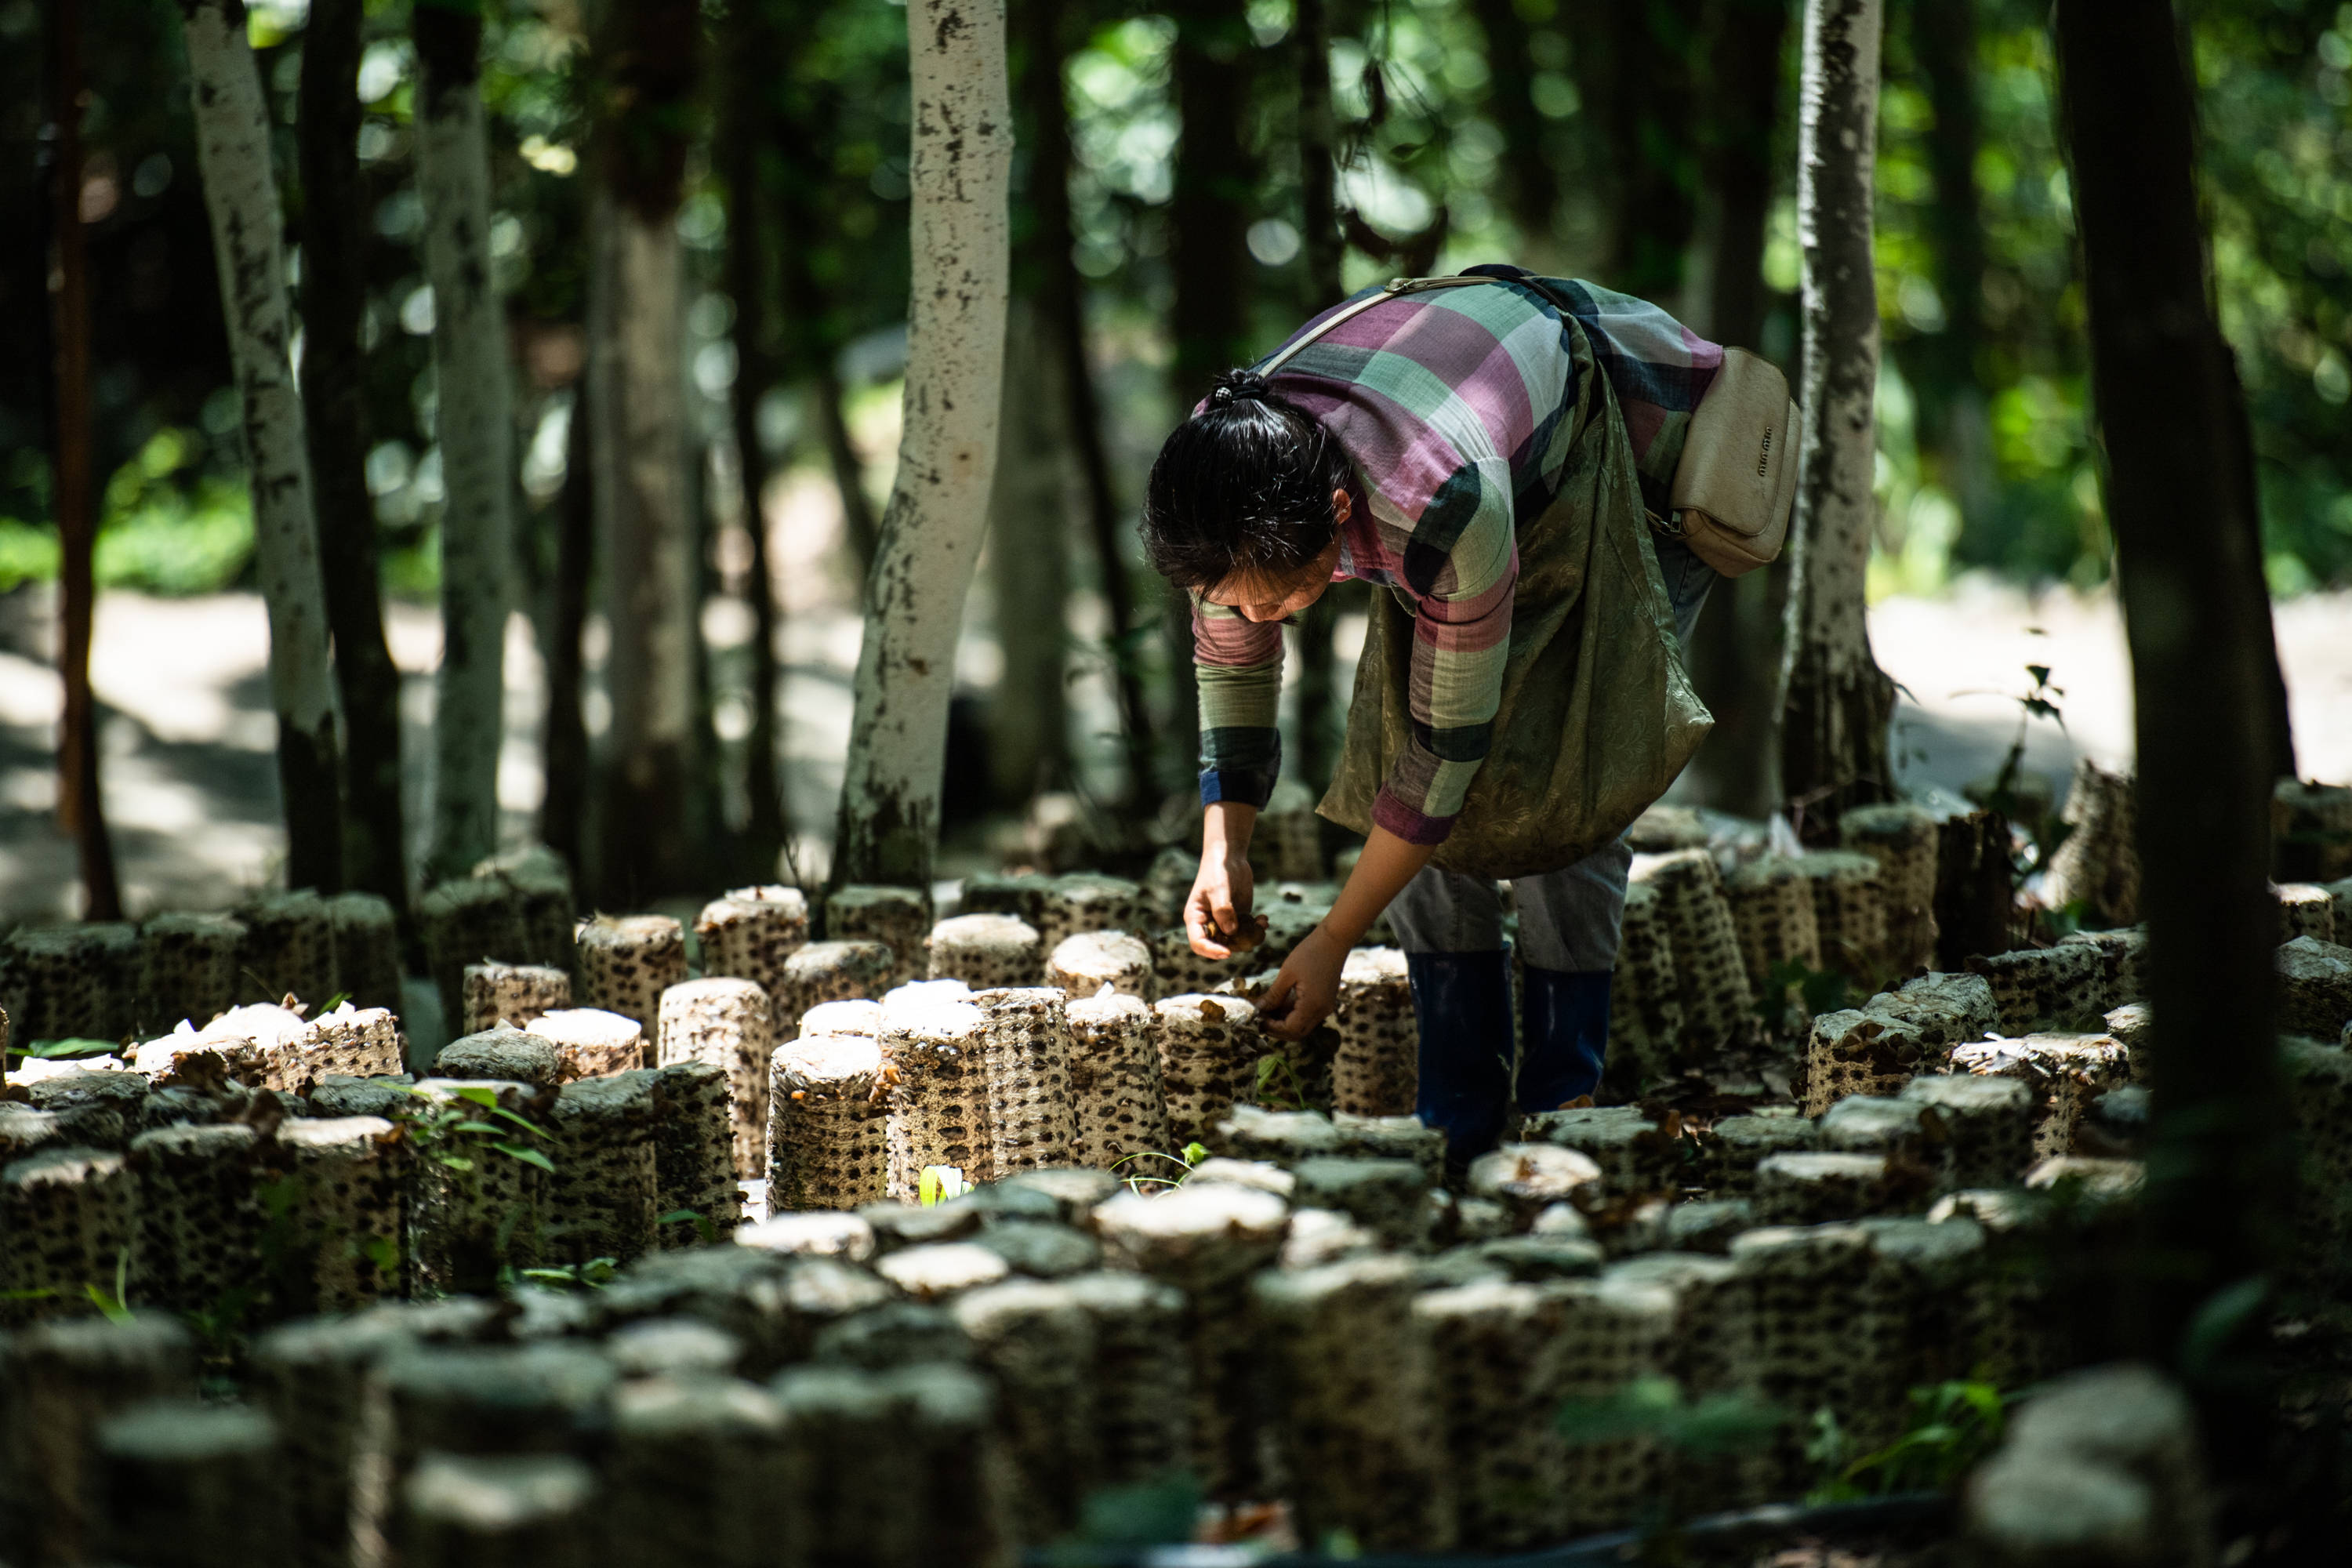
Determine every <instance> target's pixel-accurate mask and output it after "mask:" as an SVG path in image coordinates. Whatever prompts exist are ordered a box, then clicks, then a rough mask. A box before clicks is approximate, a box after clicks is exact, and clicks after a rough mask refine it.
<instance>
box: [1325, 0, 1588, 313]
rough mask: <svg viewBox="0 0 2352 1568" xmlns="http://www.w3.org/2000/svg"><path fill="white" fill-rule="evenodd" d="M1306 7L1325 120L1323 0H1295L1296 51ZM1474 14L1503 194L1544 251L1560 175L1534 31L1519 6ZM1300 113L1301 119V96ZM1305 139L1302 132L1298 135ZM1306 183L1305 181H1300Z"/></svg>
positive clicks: (1522, 231)
mask: <svg viewBox="0 0 2352 1568" xmlns="http://www.w3.org/2000/svg"><path fill="white" fill-rule="evenodd" d="M1621 3H1626V0H1621ZM1309 6H1312V7H1313V8H1314V12H1315V20H1316V22H1317V24H1318V26H1317V27H1316V32H1317V34H1318V37H1320V39H1321V42H1322V46H1323V49H1324V51H1325V55H1324V66H1323V71H1324V79H1323V103H1324V110H1325V112H1326V114H1327V115H1328V112H1329V109H1330V101H1331V99H1330V65H1329V59H1328V51H1329V48H1330V33H1329V27H1328V21H1327V19H1326V17H1325V14H1324V0H1300V3H1299V6H1298V29H1297V30H1298V33H1299V41H1300V46H1301V47H1302V48H1303V47H1305V45H1306V35H1307V8H1308V7H1309ZM1476 11H1477V15H1478V26H1479V28H1480V29H1481V30H1482V31H1483V32H1485V33H1486V70H1487V76H1488V80H1489V82H1490V86H1489V87H1488V89H1487V101H1488V103H1489V105H1490V110H1489V111H1490V112H1491V113H1492V114H1493V115H1494V117H1495V129H1496V130H1497V131H1499V132H1502V136H1503V157H1502V163H1503V188H1504V191H1505V193H1506V195H1507V202H1508V205H1509V210H1510V214H1511V221H1512V222H1513V223H1515V224H1517V226H1518V228H1519V235H1520V237H1521V238H1523V239H1525V240H1527V241H1528V242H1529V243H1531V244H1534V245H1537V246H1544V245H1549V243H1550V241H1551V229H1552V214H1553V213H1554V212H1555V211H1556V210H1557V209H1558V208H1559V173H1558V172H1557V171H1556V170H1555V169H1554V168H1553V167H1552V162H1551V158H1550V156H1549V150H1548V149H1547V148H1546V147H1545V145H1544V143H1545V142H1546V140H1547V139H1548V138H1547V136H1546V133H1545V129H1544V117H1543V114H1542V112H1541V111H1540V110H1538V109H1537V108H1536V95H1535V81H1536V68H1535V60H1534V58H1533V52H1532V49H1531V48H1530V44H1531V42H1532V39H1533V37H1534V29H1533V28H1532V27H1530V26H1528V19H1527V17H1526V16H1523V15H1522V14H1521V13H1520V11H1519V6H1518V0H1476ZM1303 85H1304V84H1303V83H1302V88H1303ZM1299 108H1300V112H1301V116H1302V118H1303V117H1304V114H1305V111H1306V97H1305V94H1304V92H1303V91H1302V93H1301V96H1300V101H1299ZM1305 133H1306V132H1304V129H1303V127H1302V134H1305ZM1307 177H1309V176H1304V175H1302V178H1307ZM1310 216H1311V215H1310ZM1310 270H1311V268H1310ZM1327 303H1328V301H1327Z"/></svg>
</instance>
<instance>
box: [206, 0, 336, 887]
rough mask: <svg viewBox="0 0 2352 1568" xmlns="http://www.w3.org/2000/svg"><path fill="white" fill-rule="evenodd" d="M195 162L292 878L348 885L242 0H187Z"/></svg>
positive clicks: (305, 469)
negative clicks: (240, 463) (242, 467)
mask: <svg viewBox="0 0 2352 1568" xmlns="http://www.w3.org/2000/svg"><path fill="white" fill-rule="evenodd" d="M181 12H182V16H183V19H184V26H185V30H186V36H187V45H188V68H189V73H190V75H191V76H192V77H193V78H194V94H193V99H194V110H195V121H196V163H197V166H198V168H199V169H200V170H201V171H202V172H203V175H204V182H205V211H206V213H207V214H208V215H209V216H210V217H211V220H212V230H213V250H214V255H215V259H216V262H217V264H218V267H219V270H220V284H221V307H222V310H221V313H222V315H223V317H224V318H225V319H226V324H227V328H228V339H229V360H230V363H231V364H232V366H233V367H234V369H235V372H236V386H237V395H238V399H239V401H240V403H241V405H242V411H243V418H244V425H245V450H246V461H247V465H248V467H249V469H250V474H251V483H252V488H253V530H254V545H255V556H256V559H257V566H258V571H259V575H260V578H261V595H262V599H263V601H264V602H265V604H266V605H268V614H269V693H270V700H271V704H272V705H273V706H274V707H275V708H276V710H277V714H278V788H279V791H280V792H281V794H282V795H283V796H284V802H285V811H286V880H287V885H288V886H289V887H296V888H300V887H315V888H319V889H336V888H339V887H340V886H341V881H342V876H341V862H342V843H341V833H342V824H341V816H342V813H341V802H340V798H339V789H340V776H339V775H340V774H341V765H340V762H341V759H340V751H341V748H340V745H339V741H338V736H337V728H338V726H337V719H338V715H337V713H336V704H335V687H334V680H333V677H332V675H331V669H332V666H331V663H330V660H329V657H328V651H327V606H326V585H325V582H324V579H323V576H322V574H321V572H320V563H319V535H318V523H317V520H316V516H315V514H314V512H313V510H312V508H311V496H310V458H309V454H308V453H307V452H306V451H305V449H304V441H305V437H304V431H303V419H302V400H301V397H300V395H299V394H298V393H297V392H296V390H295V385H294V367H293V363H292V362H291V361H290V360H289V357H288V355H289V350H290V348H291V347H292V336H293V322H292V312H291V310H289V308H288V305H287V300H286V253H285V249H284V247H283V243H282V241H281V239H280V236H281V235H282V233H283V232H284V227H285V225H284V219H283V216H282V214H281V212H280V209H279V206H278V185H277V183H276V181H275V179H274V178H273V177H272V175H271V173H270V167H269V115H268V104H267V102H266V101H265V100H264V99H263V98H262V93H261V77H260V73H259V72H258V71H257V70H256V69H255V68H254V63H253V50H252V48H251V47H250V46H249V45H248V44H247V42H246V36H245V8H244V6H243V5H239V4H237V0H182V6H181Z"/></svg>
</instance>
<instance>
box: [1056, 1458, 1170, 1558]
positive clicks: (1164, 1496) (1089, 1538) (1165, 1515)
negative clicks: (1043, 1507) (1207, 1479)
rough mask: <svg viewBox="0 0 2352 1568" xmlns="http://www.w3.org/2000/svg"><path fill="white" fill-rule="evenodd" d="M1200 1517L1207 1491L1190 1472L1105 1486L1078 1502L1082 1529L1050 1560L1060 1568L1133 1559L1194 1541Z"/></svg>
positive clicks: (1058, 1548)
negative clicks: (1144, 1552) (1155, 1549)
mask: <svg viewBox="0 0 2352 1568" xmlns="http://www.w3.org/2000/svg"><path fill="white" fill-rule="evenodd" d="M1200 1517H1201V1489H1200V1487H1199V1485H1198V1484H1197V1483H1195V1482H1194V1481H1193V1479H1192V1477H1191V1476H1190V1475H1188V1474H1183V1473H1179V1474H1175V1475H1171V1476H1167V1477H1164V1478H1162V1479H1159V1480H1154V1481H1141V1482H1138V1483H1137V1484H1135V1485H1133V1486H1124V1487H1103V1488H1101V1489H1097V1490H1095V1491H1091V1492H1088V1493H1087V1496H1086V1499H1085V1500H1084V1501H1083V1502H1081V1503H1080V1504H1079V1505H1078V1528H1077V1530H1076V1532H1075V1533H1074V1534H1072V1535H1071V1537H1070V1538H1069V1539H1067V1540H1066V1541H1063V1542H1059V1543H1057V1544H1055V1545H1053V1546H1049V1547H1047V1548H1046V1549H1045V1553H1044V1556H1045V1561H1046V1562H1047V1563H1052V1564H1053V1565H1054V1568H1095V1565H1096V1564H1097V1563H1122V1562H1131V1561H1133V1559H1134V1554H1135V1553H1136V1552H1139V1551H1142V1550H1144V1549H1147V1548H1150V1547H1154V1546H1181V1545H1184V1544H1186V1543H1188V1542H1191V1541H1192V1532H1193V1530H1194V1528H1195V1526H1196V1525H1197V1524H1198V1522H1199V1520H1200Z"/></svg>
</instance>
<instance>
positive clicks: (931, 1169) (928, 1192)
mask: <svg viewBox="0 0 2352 1568" xmlns="http://www.w3.org/2000/svg"><path fill="white" fill-rule="evenodd" d="M969 1191H971V1184H970V1183H968V1182H966V1181H965V1180H964V1179H963V1172H961V1170H959V1169H957V1168H956V1167H955V1166H953V1165H926V1166H924V1167H923V1173H922V1175H921V1176H919V1177H918V1178H917V1180H916V1185H915V1195H916V1198H917V1200H918V1201H919V1203H920V1204H921V1205H922V1206H923V1207H925V1208H927V1209H928V1208H936V1207H937V1206H939V1205H940V1204H943V1203H945V1202H947V1201H948V1200H949V1199H950V1198H960V1197H961V1196H963V1194H965V1193H967V1192H969Z"/></svg>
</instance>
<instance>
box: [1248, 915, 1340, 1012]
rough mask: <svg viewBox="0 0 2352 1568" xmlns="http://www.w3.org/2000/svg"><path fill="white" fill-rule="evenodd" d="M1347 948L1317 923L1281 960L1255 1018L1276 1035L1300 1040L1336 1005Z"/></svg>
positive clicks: (1259, 1002) (1337, 1003) (1259, 1003)
mask: <svg viewBox="0 0 2352 1568" xmlns="http://www.w3.org/2000/svg"><path fill="white" fill-rule="evenodd" d="M1347 962H1348V950H1347V948H1346V947H1344V946H1342V945H1341V944H1340V943H1339V942H1337V941H1335V940H1334V939H1333V938H1332V937H1331V936H1330V935H1329V934H1328V933H1327V932H1326V931H1324V929H1323V928H1322V927H1321V926H1319V925H1318V926H1317V927H1316V928H1315V929H1314V930H1313V931H1308V932H1307V936H1306V939H1305V940H1304V941H1302V942H1300V943H1299V944H1298V945H1297V947H1296V948H1293V949H1292V950H1291V953H1290V956H1289V957H1288V958H1286V959H1285V960H1284V961H1283V964H1282V969H1281V972H1280V973H1277V974H1276V975H1275V977H1274V984H1273V985H1272V986H1271V987H1270V988H1269V989H1268V990H1267V991H1266V993H1265V995H1264V996H1263V997H1261V998H1260V999H1259V1001H1258V1005H1257V1008H1258V1018H1259V1021H1260V1022H1261V1023H1263V1024H1264V1025H1265V1032H1266V1033H1267V1034H1269V1035H1272V1036H1274V1037H1276V1039H1283V1040H1303V1039H1305V1038H1306V1037H1307V1036H1308V1035H1310V1034H1312V1033H1314V1031H1315V1026H1317V1025H1318V1024H1320V1023H1322V1022H1323V1020H1324V1019H1326V1018H1328V1017H1329V1016H1331V1009H1332V1008H1334V1007H1336V1006H1338V1005H1339V970H1340V967H1341V965H1343V964H1345V963H1347Z"/></svg>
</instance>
